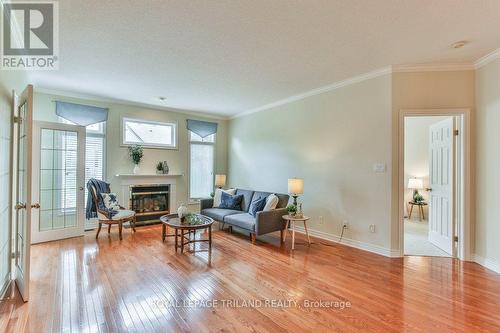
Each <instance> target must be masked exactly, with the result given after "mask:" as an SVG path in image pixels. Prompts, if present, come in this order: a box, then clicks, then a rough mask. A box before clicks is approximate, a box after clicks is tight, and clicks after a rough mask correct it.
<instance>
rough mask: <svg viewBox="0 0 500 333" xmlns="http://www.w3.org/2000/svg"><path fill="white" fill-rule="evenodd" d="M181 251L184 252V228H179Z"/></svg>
mask: <svg viewBox="0 0 500 333" xmlns="http://www.w3.org/2000/svg"><path fill="white" fill-rule="evenodd" d="M181 253H184V229H182V230H181Z"/></svg>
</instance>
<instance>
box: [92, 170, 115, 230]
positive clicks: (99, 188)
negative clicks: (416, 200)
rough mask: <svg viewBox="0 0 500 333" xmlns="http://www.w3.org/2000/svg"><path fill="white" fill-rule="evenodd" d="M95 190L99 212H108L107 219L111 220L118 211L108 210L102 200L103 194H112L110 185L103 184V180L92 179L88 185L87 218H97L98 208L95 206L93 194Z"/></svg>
mask: <svg viewBox="0 0 500 333" xmlns="http://www.w3.org/2000/svg"><path fill="white" fill-rule="evenodd" d="M94 189H95V191H96V196H97V204H98V205H99V210H102V211H104V212H106V213H107V214H106V215H107V218H108V219H111V218H113V216H114V215H115V214H116V211H115V210H113V209H111V208H106V207H105V206H104V203H103V201H102V199H101V193H110V187H109V184H108V183H106V182H103V181H102V180H99V179H95V178H91V179H90V180H89V182H88V183H87V190H88V192H89V193H88V194H87V207H86V209H85V217H86V218H87V220H90V219H92V218H96V217H97V207H96V206H95V201H94V197H93V196H92V192H93V190H94Z"/></svg>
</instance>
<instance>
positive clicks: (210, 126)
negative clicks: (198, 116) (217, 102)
mask: <svg viewBox="0 0 500 333" xmlns="http://www.w3.org/2000/svg"><path fill="white" fill-rule="evenodd" d="M187 129H188V130H190V131H191V132H193V133H196V134H198V135H199V136H201V137H202V138H205V137H207V136H209V135H212V134H215V133H217V123H211V122H208V121H201V120H192V119H188V120H187Z"/></svg>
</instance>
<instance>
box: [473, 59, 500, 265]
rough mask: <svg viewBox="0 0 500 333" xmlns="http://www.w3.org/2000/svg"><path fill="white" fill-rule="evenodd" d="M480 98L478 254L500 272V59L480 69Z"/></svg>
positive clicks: (478, 127) (478, 83)
mask: <svg viewBox="0 0 500 333" xmlns="http://www.w3.org/2000/svg"><path fill="white" fill-rule="evenodd" d="M476 96H477V113H476V124H477V127H476V133H477V142H476V146H475V148H476V155H477V163H476V170H477V176H476V183H477V187H476V189H477V191H476V193H477V197H476V212H477V213H476V237H475V242H476V255H477V256H479V257H481V258H480V260H483V261H486V263H489V264H490V265H496V267H497V269H499V270H500V205H499V202H500V148H499V147H500V146H499V144H500V59H497V60H495V61H493V62H491V63H489V64H487V65H485V66H483V67H481V68H480V69H478V70H477V73H476ZM499 272H500V271H499Z"/></svg>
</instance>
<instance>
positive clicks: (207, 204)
mask: <svg viewBox="0 0 500 333" xmlns="http://www.w3.org/2000/svg"><path fill="white" fill-rule="evenodd" d="M213 206H214V199H212V198H210V199H201V200H200V212H201V211H202V210H204V209H207V208H212V207H213Z"/></svg>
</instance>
